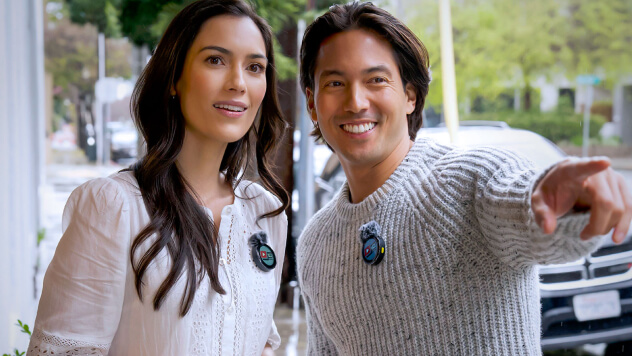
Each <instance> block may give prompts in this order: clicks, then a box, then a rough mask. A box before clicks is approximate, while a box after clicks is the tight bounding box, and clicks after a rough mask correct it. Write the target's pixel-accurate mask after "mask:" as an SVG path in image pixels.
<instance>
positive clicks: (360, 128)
mask: <svg viewBox="0 0 632 356" xmlns="http://www.w3.org/2000/svg"><path fill="white" fill-rule="evenodd" d="M374 127H375V123H374V122H370V123H368V124H359V125H351V124H344V125H342V129H343V130H345V131H347V132H351V133H364V132H367V131H369V130H371V129H372V128H374Z"/></svg>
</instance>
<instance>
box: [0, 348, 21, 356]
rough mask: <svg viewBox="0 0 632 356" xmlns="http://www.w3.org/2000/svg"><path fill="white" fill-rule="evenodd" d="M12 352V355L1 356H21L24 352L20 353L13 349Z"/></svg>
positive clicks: (4, 355)
mask: <svg viewBox="0 0 632 356" xmlns="http://www.w3.org/2000/svg"><path fill="white" fill-rule="evenodd" d="M13 352H15V353H14V354H13V355H10V354H2V356H23V355H24V352H20V351H18V349H13Z"/></svg>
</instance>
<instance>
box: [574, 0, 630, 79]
mask: <svg viewBox="0 0 632 356" xmlns="http://www.w3.org/2000/svg"><path fill="white" fill-rule="evenodd" d="M566 9H567V13H568V17H569V20H570V21H569V22H568V26H569V30H568V34H567V37H566V48H565V51H564V57H563V63H564V66H565V68H566V69H567V75H568V76H569V77H571V78H572V77H574V76H576V75H578V74H598V75H600V76H601V77H602V79H604V80H605V82H606V85H607V86H612V85H614V84H616V81H617V80H618V79H619V78H620V77H621V76H623V75H626V74H627V75H629V74H630V73H632V50H630V48H632V2H630V1H629V0H610V1H607V2H601V1H589V0H569V4H568V6H567V8H566Z"/></svg>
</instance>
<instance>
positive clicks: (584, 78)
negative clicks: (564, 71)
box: [575, 74, 601, 85]
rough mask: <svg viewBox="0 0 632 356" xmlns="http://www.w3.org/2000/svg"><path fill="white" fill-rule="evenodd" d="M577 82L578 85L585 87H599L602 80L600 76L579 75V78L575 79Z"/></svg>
mask: <svg viewBox="0 0 632 356" xmlns="http://www.w3.org/2000/svg"><path fill="white" fill-rule="evenodd" d="M575 81H576V82H577V84H584V85H597V84H599V83H601V79H600V78H599V77H598V76H596V75H590V74H582V75H578V76H577V78H575Z"/></svg>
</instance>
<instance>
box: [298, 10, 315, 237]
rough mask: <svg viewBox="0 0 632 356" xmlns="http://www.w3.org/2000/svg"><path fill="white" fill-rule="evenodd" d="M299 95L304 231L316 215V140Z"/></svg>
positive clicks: (300, 221) (300, 218) (300, 216)
mask: <svg viewBox="0 0 632 356" xmlns="http://www.w3.org/2000/svg"><path fill="white" fill-rule="evenodd" d="M297 27H298V31H297V41H298V43H299V44H300V43H301V41H302V40H303V33H304V32H305V27H306V24H305V20H302V19H301V20H298V24H297ZM298 91H299V93H298V94H297V96H296V97H297V98H298V100H297V102H298V106H299V107H298V108H297V109H298V110H297V111H298V112H299V113H300V114H299V115H298V121H299V122H298V126H299V128H300V132H301V141H300V143H299V148H300V151H299V152H300V156H299V159H298V170H297V172H296V173H297V174H296V175H297V177H296V181H295V182H296V188H297V190H298V204H299V209H298V221H297V224H296V226H297V231H303V228H304V227H305V225H306V224H307V221H308V220H309V218H311V217H312V215H314V139H313V138H312V137H310V136H309V133H310V131H311V130H312V123H311V120H310V117H309V115H308V113H307V106H306V102H305V95H303V93H300V90H298Z"/></svg>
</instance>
